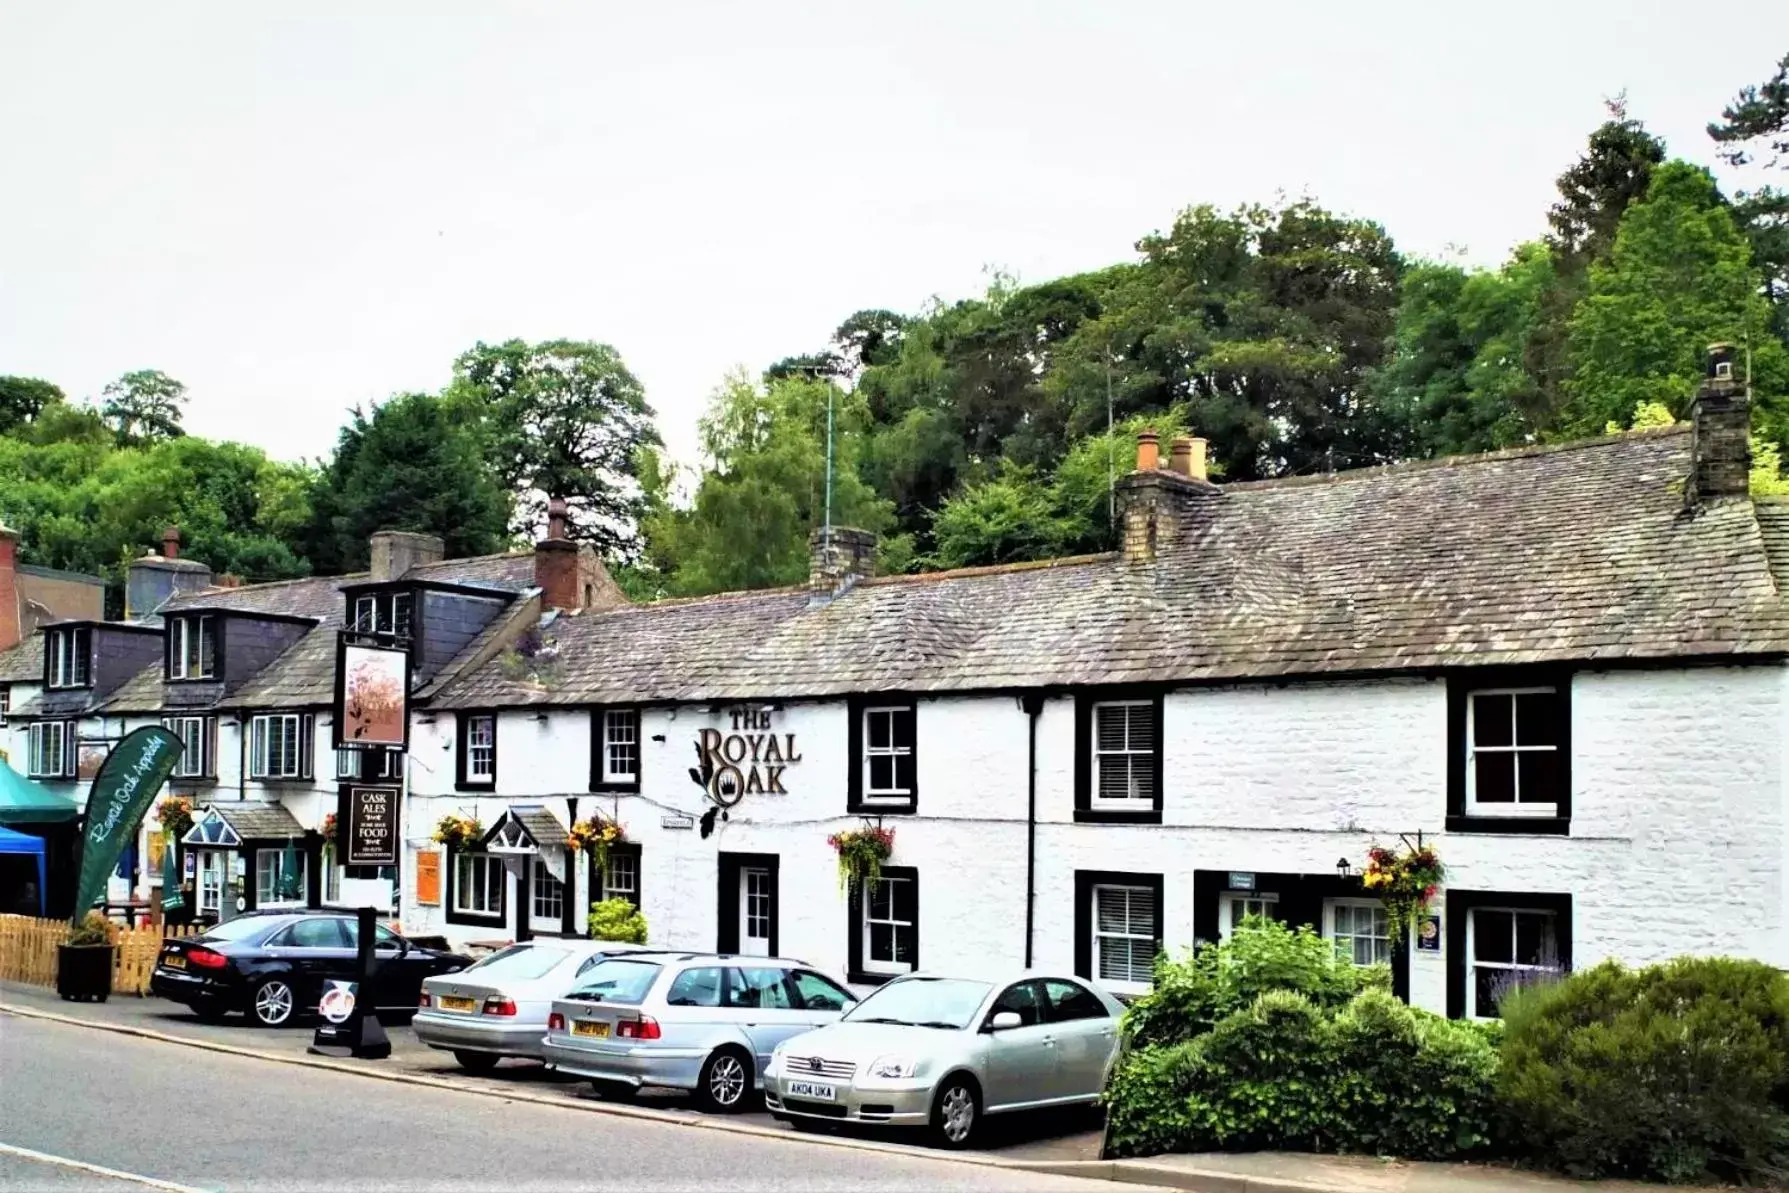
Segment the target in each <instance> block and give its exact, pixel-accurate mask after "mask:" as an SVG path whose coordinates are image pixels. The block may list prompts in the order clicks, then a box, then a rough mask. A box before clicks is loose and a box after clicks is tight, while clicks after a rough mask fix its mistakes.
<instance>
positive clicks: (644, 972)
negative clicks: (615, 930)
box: [565, 957, 660, 1007]
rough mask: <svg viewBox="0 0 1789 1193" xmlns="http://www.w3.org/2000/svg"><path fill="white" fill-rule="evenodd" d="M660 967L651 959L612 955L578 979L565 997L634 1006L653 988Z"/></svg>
mask: <svg viewBox="0 0 1789 1193" xmlns="http://www.w3.org/2000/svg"><path fill="white" fill-rule="evenodd" d="M659 968H660V967H659V965H658V964H657V963H656V962H652V961H634V960H631V959H629V958H626V957H613V958H610V959H609V960H607V961H602V962H599V963H598V964H597V965H595V966H593V967H592V968H591V969H590V970H589V971H587V972H586V973H585V974H584V975H583V976H581V977H580V978H579V979H578V984H577V986H576V987H574V988H573V989H572V992H571V993H570V994H567V995H566V996H565V997H567V998H575V999H582V1000H584V1001H586V1002H600V1003H619V1004H621V1005H622V1006H629V1007H637V1006H639V1005H640V1004H641V1003H642V1002H644V1001H645V999H646V992H647V991H648V990H650V989H652V981H653V979H654V978H656V977H658V971H659Z"/></svg>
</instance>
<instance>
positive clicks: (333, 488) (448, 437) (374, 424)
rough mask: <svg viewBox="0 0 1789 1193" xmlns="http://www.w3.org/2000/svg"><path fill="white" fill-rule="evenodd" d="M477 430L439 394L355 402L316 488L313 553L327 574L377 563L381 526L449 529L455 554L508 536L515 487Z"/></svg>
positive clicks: (497, 545)
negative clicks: (374, 546)
mask: <svg viewBox="0 0 1789 1193" xmlns="http://www.w3.org/2000/svg"><path fill="white" fill-rule="evenodd" d="M483 448H484V444H483V442H482V441H481V439H480V437H479V433H478V431H477V430H476V429H475V428H473V427H470V426H468V425H467V424H466V423H465V422H464V421H463V419H462V418H461V412H460V411H458V410H456V409H454V408H453V407H452V406H451V404H450V403H448V402H447V401H446V400H444V399H443V398H441V397H439V396H437V395H434V394H420V393H418V394H400V395H398V396H397V397H394V398H392V399H391V400H389V401H386V402H381V403H379V404H378V405H376V406H374V407H373V408H372V409H371V410H370V411H367V410H360V409H356V410H355V411H354V412H353V414H352V415H351V416H350V418H349V421H348V424H347V425H346V426H345V427H343V428H342V431H341V434H340V436H339V437H338V439H337V441H336V447H335V453H334V455H333V456H331V458H330V459H329V460H328V461H327V462H326V463H325V464H324V465H323V466H322V468H321V469H320V470H319V472H318V475H317V480H316V484H315V485H314V487H313V488H312V491H311V506H312V513H311V517H310V520H309V523H308V525H307V527H306V529H305V531H304V534H303V543H304V548H305V555H306V556H307V557H308V558H309V560H310V562H311V564H312V566H313V567H315V569H316V570H317V571H318V572H319V573H322V574H326V575H327V574H337V573H342V572H351V571H358V570H360V569H363V568H365V567H366V566H367V563H368V551H369V548H368V540H369V538H370V536H371V535H372V533H373V532H374V531H376V530H413V531H419V532H422V533H425V534H436V535H440V536H441V538H442V540H443V542H444V543H445V545H446V548H447V554H448V555H449V556H450V557H453V556H464V555H485V554H490V553H493V552H497V551H501V550H503V549H504V548H505V547H506V546H507V545H508V543H509V541H510V540H509V535H508V527H509V523H510V496H509V492H508V490H507V489H506V488H505V487H504V485H503V483H502V480H501V478H500V477H499V476H498V475H497V473H496V471H495V470H494V469H493V468H492V467H491V466H490V464H489V463H488V462H487V460H486V458H485V456H484V451H483Z"/></svg>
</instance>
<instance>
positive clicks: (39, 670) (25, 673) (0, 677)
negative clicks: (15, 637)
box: [0, 634, 43, 683]
mask: <svg viewBox="0 0 1789 1193" xmlns="http://www.w3.org/2000/svg"><path fill="white" fill-rule="evenodd" d="M42 682H43V635H42V634H32V635H31V636H30V637H29V638H26V639H25V640H24V641H23V642H21V643H19V644H18V645H17V646H15V647H13V648H12V649H11V650H0V683H42Z"/></svg>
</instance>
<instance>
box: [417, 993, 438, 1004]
mask: <svg viewBox="0 0 1789 1193" xmlns="http://www.w3.org/2000/svg"><path fill="white" fill-rule="evenodd" d="M416 1005H417V1006H419V1007H432V1006H434V1005H435V1000H434V999H433V998H431V997H429V992H428V991H427V990H424V991H423V992H422V993H421V994H419V995H417V996H416Z"/></svg>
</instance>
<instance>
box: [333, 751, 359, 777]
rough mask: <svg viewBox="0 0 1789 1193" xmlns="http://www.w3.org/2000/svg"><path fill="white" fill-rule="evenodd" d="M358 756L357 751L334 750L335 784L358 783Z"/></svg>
mask: <svg viewBox="0 0 1789 1193" xmlns="http://www.w3.org/2000/svg"><path fill="white" fill-rule="evenodd" d="M360 754H361V752H360V751H359V750H343V749H338V750H336V752H335V777H336V781H337V782H339V783H348V782H359V781H360Z"/></svg>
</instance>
